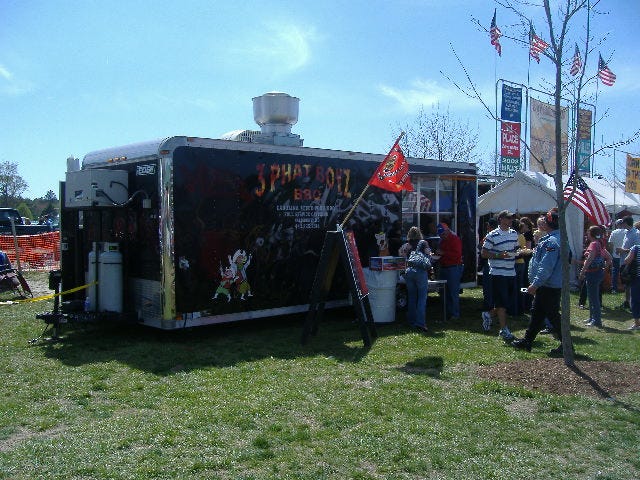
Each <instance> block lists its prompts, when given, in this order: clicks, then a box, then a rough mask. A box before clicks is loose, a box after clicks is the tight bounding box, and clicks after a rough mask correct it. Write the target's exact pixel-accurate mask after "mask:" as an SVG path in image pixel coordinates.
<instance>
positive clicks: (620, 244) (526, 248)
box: [399, 209, 640, 354]
mask: <svg viewBox="0 0 640 480" xmlns="http://www.w3.org/2000/svg"><path fill="white" fill-rule="evenodd" d="M486 230H487V233H486V235H485V236H484V238H483V239H482V240H481V242H480V257H481V260H480V262H481V263H480V267H481V269H482V270H481V271H482V289H483V311H482V314H481V318H482V328H483V329H484V330H485V331H490V330H491V328H492V325H493V323H494V319H495V320H497V323H498V325H499V334H498V335H499V336H500V337H501V338H502V339H503V340H504V341H505V342H508V343H510V344H511V345H512V346H513V347H514V348H517V349H523V350H527V351H531V348H532V344H533V341H534V339H535V338H536V336H537V335H538V334H540V333H551V334H554V336H555V337H556V338H558V339H560V318H561V315H560V298H561V292H562V270H563V268H562V267H563V262H562V261H561V254H560V251H561V248H560V231H559V218H558V211H557V209H551V210H549V211H548V212H547V213H546V214H544V215H541V216H540V217H539V218H538V219H537V220H536V223H535V227H534V224H533V222H532V221H531V219H529V218H527V217H522V218H520V219H517V220H516V219H515V215H514V214H513V213H512V212H509V211H507V210H503V211H501V212H499V213H498V215H496V217H493V218H490V219H489V220H488V222H487V225H486ZM436 231H437V234H438V236H439V237H440V241H439V243H438V247H437V250H436V251H433V252H432V251H431V248H430V247H429V244H428V243H427V242H426V241H425V240H424V239H423V236H422V233H421V231H420V229H419V228H418V227H415V226H414V227H411V229H410V230H409V234H408V236H407V240H408V241H407V243H406V244H405V245H403V246H402V247H401V248H400V249H399V252H400V254H401V255H404V256H405V257H406V258H409V255H411V252H414V251H416V250H417V251H419V252H420V253H422V254H423V255H425V256H426V257H427V258H428V265H429V267H431V265H432V262H435V261H437V262H438V264H439V268H438V270H439V278H440V279H442V280H446V282H447V289H446V298H445V302H446V312H448V314H449V318H448V321H454V320H457V319H458V318H459V316H460V301H459V292H460V279H461V276H462V243H461V241H460V238H459V237H458V236H457V235H456V234H455V233H454V232H453V231H452V230H451V229H450V228H449V226H448V225H447V224H445V223H440V224H438V225H437V230H436ZM569 261H570V262H571V264H573V265H575V266H576V268H577V272H578V273H577V276H578V280H579V283H580V291H581V293H580V298H579V304H578V307H579V308H587V307H586V303H587V302H588V308H589V319H588V320H587V322H586V326H587V327H593V328H601V327H603V321H602V290H603V288H604V284H605V282H604V280H605V277H609V276H610V278H611V280H610V285H611V287H610V288H611V293H617V292H618V289H619V287H620V286H621V285H622V283H621V279H620V271H621V270H622V268H623V267H624V266H625V265H629V264H631V263H632V262H634V263H633V264H634V265H635V266H636V268H635V269H634V274H633V276H632V277H631V279H628V280H627V282H626V283H625V284H624V289H625V300H624V302H623V303H622V304H621V305H620V307H621V308H628V309H630V310H631V314H632V317H633V323H632V324H631V325H630V326H629V327H628V329H629V330H640V222H637V223H636V224H634V221H633V217H631V216H627V217H624V218H622V219H619V220H617V221H616V222H615V224H614V225H613V226H612V230H611V231H608V230H607V229H606V228H605V227H604V226H600V225H593V226H590V227H589V228H588V229H587V232H586V235H585V246H584V251H583V252H580V254H577V255H574V253H573V252H569ZM405 280H406V283H407V290H408V314H407V318H408V320H409V323H410V324H411V325H412V326H414V327H415V328H418V329H420V330H423V331H427V325H426V322H425V311H426V303H427V285H428V280H429V272H428V269H427V271H424V270H421V269H420V268H417V267H412V266H408V267H407V273H406V274H405ZM608 283H609V282H608V280H607V284H608ZM523 313H529V314H530V317H529V318H530V319H529V323H528V326H527V328H526V331H525V334H524V337H523V338H521V339H518V338H516V337H515V336H514V335H513V333H511V330H510V328H509V325H508V318H509V316H518V315H521V314H523ZM551 353H552V354H561V353H562V345H560V346H558V348H556V349H554V350H552V352H551Z"/></svg>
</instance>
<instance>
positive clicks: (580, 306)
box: [578, 305, 587, 310]
mask: <svg viewBox="0 0 640 480" xmlns="http://www.w3.org/2000/svg"><path fill="white" fill-rule="evenodd" d="M578 308H579V309H580V310H586V309H587V307H585V306H584V305H578Z"/></svg>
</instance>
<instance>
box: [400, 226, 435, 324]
mask: <svg viewBox="0 0 640 480" xmlns="http://www.w3.org/2000/svg"><path fill="white" fill-rule="evenodd" d="M401 251H403V252H405V256H406V259H407V267H406V270H405V273H404V281H405V283H406V285H407V320H408V322H409V325H411V326H412V327H414V328H417V329H418V330H420V331H421V332H426V331H427V326H426V313H427V289H428V288H429V269H430V268H431V249H430V248H429V244H428V243H427V241H426V240H423V239H422V232H421V231H420V229H419V228H418V227H415V226H414V227H411V228H410V229H409V232H407V243H406V244H405V245H404V246H403V247H402V248H401Z"/></svg>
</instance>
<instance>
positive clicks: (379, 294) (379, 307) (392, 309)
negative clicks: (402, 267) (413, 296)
mask: <svg viewBox="0 0 640 480" xmlns="http://www.w3.org/2000/svg"><path fill="white" fill-rule="evenodd" d="M363 270H364V276H365V280H366V282H367V288H368V289H369V305H371V312H372V313H373V321H374V323H391V322H394V321H395V319H396V283H397V282H398V271H397V270H383V271H377V270H369V269H368V268H365V269H363Z"/></svg>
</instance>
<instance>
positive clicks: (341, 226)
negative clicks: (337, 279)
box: [338, 131, 404, 230]
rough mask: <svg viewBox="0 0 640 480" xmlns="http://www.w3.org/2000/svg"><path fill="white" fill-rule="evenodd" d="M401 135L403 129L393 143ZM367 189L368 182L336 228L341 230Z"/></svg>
mask: <svg viewBox="0 0 640 480" xmlns="http://www.w3.org/2000/svg"><path fill="white" fill-rule="evenodd" d="M402 137H404V131H402V132H400V135H398V138H397V139H396V141H395V142H394V143H393V144H394V145H395V144H399V143H400V140H401V139H402ZM367 190H369V184H368V183H367V185H366V186H365V187H364V190H362V193H361V194H360V196H359V197H358V198H357V199H356V201H355V202H354V203H353V207H351V210H349V213H347V216H346V217H344V220H343V221H342V223H341V224H340V225H339V226H338V230H342V229H343V228H344V225H345V223H347V221H348V220H349V218H351V215H353V212H354V211H355V209H356V207H357V206H358V203H360V200H362V197H364V194H365V193H367Z"/></svg>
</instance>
